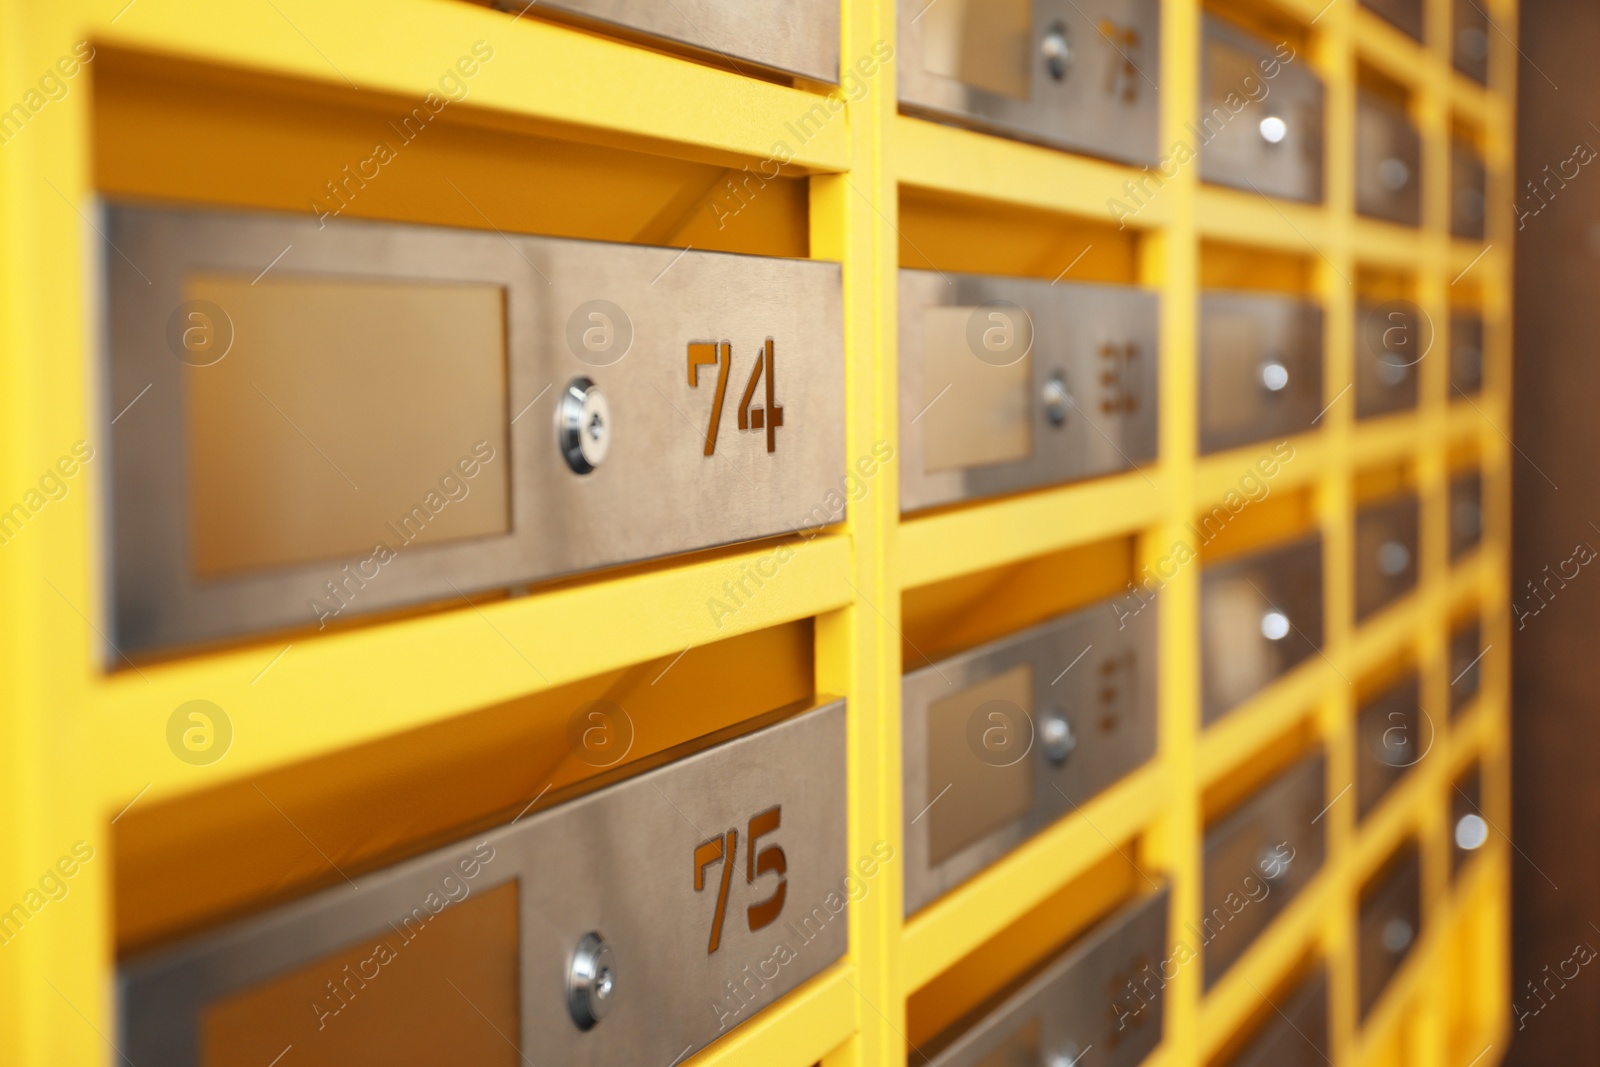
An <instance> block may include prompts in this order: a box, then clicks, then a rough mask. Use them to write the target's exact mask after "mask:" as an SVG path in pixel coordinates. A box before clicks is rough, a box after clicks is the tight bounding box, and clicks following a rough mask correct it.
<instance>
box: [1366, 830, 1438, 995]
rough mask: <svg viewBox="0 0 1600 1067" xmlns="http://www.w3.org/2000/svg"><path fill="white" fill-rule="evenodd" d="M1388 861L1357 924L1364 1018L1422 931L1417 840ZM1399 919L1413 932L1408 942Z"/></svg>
mask: <svg viewBox="0 0 1600 1067" xmlns="http://www.w3.org/2000/svg"><path fill="white" fill-rule="evenodd" d="M1386 866H1387V870H1386V871H1385V872H1384V873H1383V874H1381V875H1380V876H1379V877H1378V878H1377V879H1376V880H1375V881H1374V882H1373V883H1372V884H1371V885H1369V886H1368V887H1367V889H1366V891H1365V892H1364V893H1363V894H1362V901H1361V913H1360V917H1359V918H1358V919H1357V923H1356V927H1357V929H1356V971H1357V975H1358V986H1359V993H1358V1010H1359V1014H1360V1017H1361V1018H1363V1019H1365V1018H1366V1017H1367V1013H1368V1012H1370V1011H1371V1010H1372V1008H1373V1006H1374V1005H1376V1004H1377V1003H1378V998H1379V997H1381V996H1382V995H1383V990H1384V988H1385V987H1386V986H1387V985H1388V984H1389V979H1390V978H1392V977H1394V973H1395V972H1396V971H1398V970H1399V969H1400V965H1401V964H1402V963H1404V962H1405V959H1406V956H1407V954H1408V953H1409V952H1410V951H1411V946H1412V945H1414V944H1416V941H1417V938H1418V937H1420V936H1421V935H1422V857H1421V854H1420V853H1419V852H1418V851H1417V846H1416V843H1415V842H1407V843H1406V844H1404V845H1402V846H1401V847H1400V850H1399V852H1398V853H1397V854H1396V855H1395V856H1394V857H1392V858H1391V859H1390V860H1389V862H1388V864H1387V865H1386ZM1397 924H1403V927H1404V928H1409V930H1410V931H1411V936H1410V938H1409V939H1405V940H1404V944H1402V943H1401V941H1402V939H1401V938H1400V937H1399V936H1398V935H1399V933H1400V931H1401V929H1402V927H1401V926H1400V925H1397ZM1386 935H1387V936H1386Z"/></svg>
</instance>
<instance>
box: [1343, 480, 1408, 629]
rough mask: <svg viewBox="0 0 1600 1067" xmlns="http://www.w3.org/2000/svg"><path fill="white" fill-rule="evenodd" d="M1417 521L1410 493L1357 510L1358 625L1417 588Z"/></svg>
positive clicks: (1356, 584) (1355, 547)
mask: <svg viewBox="0 0 1600 1067" xmlns="http://www.w3.org/2000/svg"><path fill="white" fill-rule="evenodd" d="M1419 521H1420V506H1419V504H1418V501H1417V498H1416V497H1415V496H1414V495H1411V494H1406V495H1405V496H1402V497H1400V498H1399V499H1396V500H1392V501H1389V502H1388V503H1384V504H1375V505H1372V506H1369V507H1364V508H1360V509H1359V510H1357V511H1356V536H1355V543H1354V551H1355V558H1354V566H1353V568H1352V569H1353V570H1354V573H1355V586H1356V588H1355V596H1356V603H1355V612H1356V615H1355V617H1356V621H1357V622H1360V621H1362V620H1364V619H1366V618H1368V617H1369V616H1371V615H1372V614H1374V613H1375V612H1377V611H1378V610H1379V609H1380V608H1383V607H1385V606H1386V605H1388V604H1389V603H1391V602H1392V601H1394V600H1396V599H1398V598H1399V597H1401V596H1403V595H1405V594H1406V593H1409V592H1410V591H1411V590H1412V589H1415V588H1416V585H1417V552H1418V542H1417V529H1418V523H1419ZM1402 560H1403V561H1404V565H1403V566H1398V564H1400V563H1401V562H1402Z"/></svg>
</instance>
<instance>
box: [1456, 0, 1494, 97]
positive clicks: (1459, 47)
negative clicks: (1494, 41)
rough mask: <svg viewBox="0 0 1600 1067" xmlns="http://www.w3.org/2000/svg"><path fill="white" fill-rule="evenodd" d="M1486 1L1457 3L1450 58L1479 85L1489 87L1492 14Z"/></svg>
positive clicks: (1460, 1) (1463, 0) (1473, 0)
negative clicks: (1490, 17)
mask: <svg viewBox="0 0 1600 1067" xmlns="http://www.w3.org/2000/svg"><path fill="white" fill-rule="evenodd" d="M1481 3H1482V0H1455V3H1454V4H1453V5H1452V9H1453V12H1454V19H1453V22H1452V26H1453V28H1454V33H1453V35H1452V37H1451V45H1450V57H1451V60H1452V61H1453V62H1454V63H1455V68H1456V69H1457V70H1459V71H1460V72H1461V73H1463V74H1465V75H1466V76H1467V77H1469V78H1471V79H1472V80H1473V81H1475V82H1479V83H1481V84H1484V85H1487V84H1488V83H1489V30H1490V26H1489V13H1488V12H1487V11H1486V10H1484V7H1486V6H1487V5H1483V6H1480V5H1481Z"/></svg>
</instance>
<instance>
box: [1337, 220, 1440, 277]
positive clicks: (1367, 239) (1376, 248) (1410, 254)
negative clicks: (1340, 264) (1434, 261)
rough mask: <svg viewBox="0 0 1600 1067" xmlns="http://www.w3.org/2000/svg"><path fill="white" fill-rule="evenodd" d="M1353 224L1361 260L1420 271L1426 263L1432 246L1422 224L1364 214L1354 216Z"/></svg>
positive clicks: (1356, 247)
mask: <svg viewBox="0 0 1600 1067" xmlns="http://www.w3.org/2000/svg"><path fill="white" fill-rule="evenodd" d="M1350 228H1351V232H1352V234H1353V235H1354V237H1355V243H1354V249H1353V251H1354V254H1355V258H1356V262H1357V263H1358V264H1365V265H1370V266H1375V267H1392V268H1396V269H1400V270H1409V271H1420V270H1422V269H1423V267H1424V266H1425V263H1426V260H1427V258H1428V248H1427V242H1426V241H1425V240H1424V239H1423V234H1422V230H1421V229H1420V228H1419V227H1416V226H1402V225H1400V224H1399V223H1396V222H1383V221H1381V220H1379V219H1369V218H1366V217H1364V216H1363V217H1357V218H1354V219H1352V220H1351V221H1350ZM1352 280H1353V279H1352Z"/></svg>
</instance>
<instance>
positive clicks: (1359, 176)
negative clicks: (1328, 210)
mask: <svg viewBox="0 0 1600 1067" xmlns="http://www.w3.org/2000/svg"><path fill="white" fill-rule="evenodd" d="M1421 169H1422V135H1421V134H1419V133H1418V132H1417V129H1416V127H1415V126H1413V125H1412V124H1411V120H1410V119H1409V118H1408V117H1407V116H1406V113H1405V112H1404V111H1403V110H1402V109H1401V108H1400V107H1399V106H1398V105H1396V104H1393V103H1391V102H1389V101H1388V100H1385V99H1384V98H1382V97H1380V96H1378V95H1376V94H1374V93H1372V92H1370V91H1368V90H1365V89H1363V90H1359V91H1358V92H1357V93H1356V210H1357V211H1358V212H1360V213H1361V214H1363V215H1369V216H1371V217H1373V218H1376V219H1383V220H1385V221H1387V222H1398V223H1400V224H1402V225H1405V226H1420V225H1421V224H1422V174H1421Z"/></svg>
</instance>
